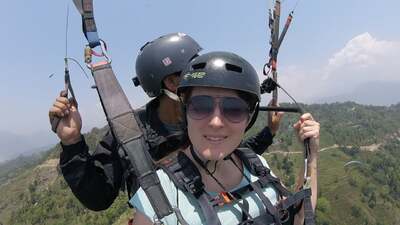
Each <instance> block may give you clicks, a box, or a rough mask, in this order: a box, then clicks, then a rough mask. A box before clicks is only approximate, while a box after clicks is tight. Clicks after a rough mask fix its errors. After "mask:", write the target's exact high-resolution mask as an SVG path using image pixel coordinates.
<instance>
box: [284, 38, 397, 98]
mask: <svg viewBox="0 0 400 225" xmlns="http://www.w3.org/2000/svg"><path fill="white" fill-rule="evenodd" d="M399 59H400V42H399V41H387V40H379V39H377V38H375V37H373V36H371V34H369V33H363V34H360V35H357V36H355V37H354V38H352V39H351V40H349V41H348V42H347V43H346V44H345V45H344V47H343V48H342V49H340V50H338V51H337V52H335V53H334V54H332V56H331V57H330V58H328V59H327V60H326V64H325V65H314V67H313V68H306V67H304V66H303V65H291V66H288V67H282V68H281V69H280V71H279V75H280V76H279V81H280V83H281V84H282V85H283V86H284V87H285V88H286V89H287V90H288V91H289V92H290V93H291V94H292V95H294V96H297V98H298V100H299V101H305V99H307V100H306V101H305V102H307V101H308V102H310V101H313V100H315V99H321V98H323V97H329V96H338V95H342V94H348V93H350V92H352V91H354V89H355V88H357V87H359V86H360V85H363V84H365V83H368V82H374V81H387V82H392V81H400V76H399V63H398V61H399ZM310 64H312V63H310ZM377 88H379V87H377ZM281 96H282V95H281Z"/></svg>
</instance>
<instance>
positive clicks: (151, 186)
mask: <svg viewBox="0 0 400 225" xmlns="http://www.w3.org/2000/svg"><path fill="white" fill-rule="evenodd" d="M92 74H93V78H94V80H95V84H96V90H97V92H98V94H99V97H100V101H101V103H102V106H103V109H104V112H105V114H106V117H107V119H108V123H109V126H110V130H111V132H112V134H113V135H114V137H115V139H116V140H117V142H118V145H119V146H120V148H121V149H122V150H123V151H125V152H126V154H127V156H128V158H129V160H130V163H131V164H132V168H133V170H134V172H135V175H136V177H137V180H138V182H139V184H140V186H141V187H142V188H143V190H144V192H145V193H146V195H147V197H148V199H149V201H150V203H151V205H152V207H153V209H154V211H155V212H156V215H157V217H158V218H159V219H161V218H163V217H165V216H167V215H169V214H171V213H172V207H171V205H170V203H169V201H168V199H167V197H166V195H165V193H164V190H163V189H162V187H161V184H160V180H159V179H158V176H157V174H156V172H155V169H154V167H153V164H152V160H151V157H150V155H149V153H148V147H149V146H148V144H147V143H146V140H145V137H144V135H143V132H142V127H141V123H140V120H139V119H138V118H137V115H136V113H135V112H134V111H133V110H132V108H131V106H130V104H129V101H128V98H127V97H126V95H125V94H124V92H123V90H122V88H121V86H120V85H119V83H118V81H117V79H116V77H115V75H114V72H113V70H112V68H111V65H110V64H109V63H105V64H101V65H99V66H94V67H93V68H92Z"/></svg>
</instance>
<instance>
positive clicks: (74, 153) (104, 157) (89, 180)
mask: <svg viewBox="0 0 400 225" xmlns="http://www.w3.org/2000/svg"><path fill="white" fill-rule="evenodd" d="M61 146H62V149H63V151H62V152H61V154H60V168H61V172H62V174H63V176H64V179H65V181H66V182H67V183H68V185H69V187H70V188H71V190H72V192H73V194H74V195H75V196H76V197H77V198H78V199H79V201H80V202H81V203H82V204H83V205H84V206H85V207H87V208H88V209H91V210H94V211H99V210H104V209H107V208H108V207H109V206H110V205H111V204H112V203H113V201H114V200H115V198H116V197H117V196H118V193H119V189H120V187H121V182H122V179H123V178H122V177H123V171H122V163H121V159H120V157H119V155H118V151H117V150H118V146H117V143H116V141H115V140H114V138H113V136H112V134H111V132H107V134H106V135H105V136H104V137H103V139H102V140H101V141H100V143H99V144H98V145H97V147H96V149H95V151H94V152H93V154H90V153H89V151H88V150H89V147H88V145H87V144H86V142H85V139H84V138H83V136H82V141H81V142H79V143H76V144H73V145H68V146H66V145H61Z"/></svg>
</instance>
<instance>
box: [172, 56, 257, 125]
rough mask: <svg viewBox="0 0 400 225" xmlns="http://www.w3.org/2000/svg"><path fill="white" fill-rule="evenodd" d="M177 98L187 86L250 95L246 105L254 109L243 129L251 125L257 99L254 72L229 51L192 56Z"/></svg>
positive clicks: (184, 72) (240, 58)
mask: <svg viewBox="0 0 400 225" xmlns="http://www.w3.org/2000/svg"><path fill="white" fill-rule="evenodd" d="M182 75H183V77H182V79H181V82H180V84H179V87H178V91H177V92H178V95H179V96H181V94H182V93H183V92H184V91H185V89H187V88H190V87H217V88H226V89H232V90H238V91H241V92H245V93H246V94H249V96H251V98H252V99H251V100H252V101H251V102H249V105H250V107H251V108H252V109H254V113H253V116H252V118H250V123H249V125H248V126H247V128H246V130H248V129H250V127H251V126H252V125H253V124H254V122H255V120H256V118H257V115H258V105H259V104H258V103H259V102H260V100H261V94H260V81H259V78H258V75H257V72H256V71H255V69H254V68H253V66H252V65H250V63H248V62H247V61H246V60H245V59H243V58H242V57H240V56H238V55H236V54H233V53H229V52H210V53H206V54H203V55H201V56H198V57H196V58H195V59H194V60H192V61H191V62H190V63H189V64H188V65H187V67H186V69H185V70H184V71H183V72H182Z"/></svg>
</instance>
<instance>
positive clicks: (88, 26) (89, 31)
mask: <svg viewBox="0 0 400 225" xmlns="http://www.w3.org/2000/svg"><path fill="white" fill-rule="evenodd" d="M73 2H74V4H75V6H76V8H77V9H78V11H79V13H80V14H81V16H82V30H83V33H84V35H85V37H86V39H87V41H88V43H89V46H90V48H95V47H97V46H99V45H100V38H99V35H98V33H97V28H96V22H95V20H94V13H93V0H73Z"/></svg>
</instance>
